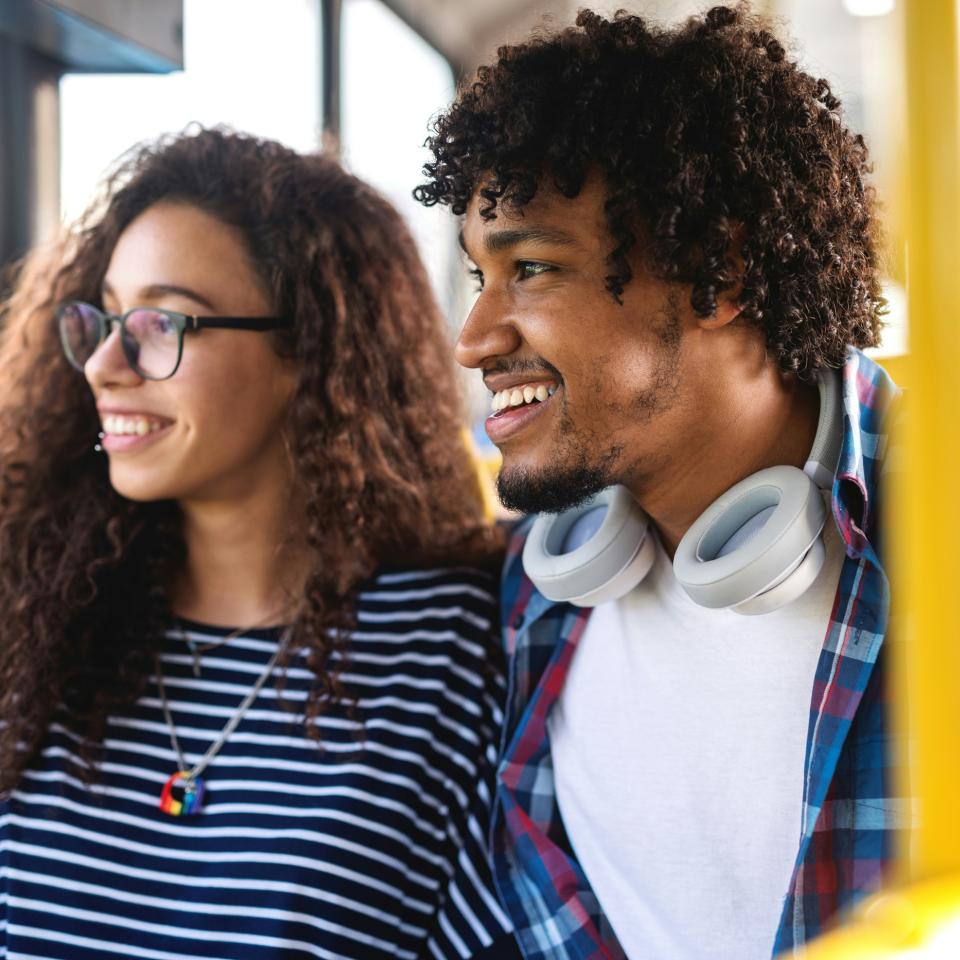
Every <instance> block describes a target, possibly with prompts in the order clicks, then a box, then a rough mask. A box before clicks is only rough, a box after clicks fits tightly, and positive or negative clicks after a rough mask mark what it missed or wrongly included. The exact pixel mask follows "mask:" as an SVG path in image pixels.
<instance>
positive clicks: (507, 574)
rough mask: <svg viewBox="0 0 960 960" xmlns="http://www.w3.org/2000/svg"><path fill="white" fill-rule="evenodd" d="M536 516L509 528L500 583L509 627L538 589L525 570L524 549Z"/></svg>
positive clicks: (504, 614) (502, 609)
mask: <svg viewBox="0 0 960 960" xmlns="http://www.w3.org/2000/svg"><path fill="white" fill-rule="evenodd" d="M535 519H536V517H535V516H534V515H531V516H525V517H521V518H520V519H519V520H515V521H512V522H511V523H510V525H509V526H508V527H507V530H506V533H507V553H506V558H505V560H504V565H503V576H502V578H501V582H500V610H501V614H502V616H503V622H504V626H509V625H510V624H511V623H512V622H513V621H514V620H515V619H516V618H517V616H519V615H520V614H521V613H522V612H523V610H524V609H525V608H526V606H527V604H528V603H529V601H530V597H531V595H532V594H533V592H534V591H535V590H536V588H535V587H534V586H533V584H532V583H531V581H530V579H529V577H527V575H526V573H525V572H524V569H523V548H524V545H525V544H526V542H527V537H528V536H529V535H530V528H531V527H532V526H533V521H534V520H535Z"/></svg>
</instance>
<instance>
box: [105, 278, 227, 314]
mask: <svg viewBox="0 0 960 960" xmlns="http://www.w3.org/2000/svg"><path fill="white" fill-rule="evenodd" d="M101 291H102V293H103V295H104V296H106V295H108V294H110V295H113V296H115V295H114V293H113V290H112V288H111V287H110V284H109V283H107V281H106V280H104V281H103V285H102V287H101ZM170 295H173V296H178V297H186V298H187V299H188V300H193V302H194V303H198V304H200V306H201V307H204V308H205V309H207V310H214V311H215V310H216V307H215V306H214V305H213V304H212V303H211V302H210V301H209V300H208V299H207V298H206V297H205V296H203V294H201V293H197V291H196V290H191V289H189V288H188V287H178V286H177V285H176V284H174V283H153V284H151V285H150V286H149V287H143V288H141V290H140V296H142V297H143V298H144V299H145V300H159V299H160V298H161V297H164V296H170Z"/></svg>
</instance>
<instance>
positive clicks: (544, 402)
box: [484, 380, 558, 444]
mask: <svg viewBox="0 0 960 960" xmlns="http://www.w3.org/2000/svg"><path fill="white" fill-rule="evenodd" d="M557 390H558V385H557V383H556V381H552V380H551V381H527V382H525V383H517V384H515V385H510V386H507V387H504V388H503V389H501V390H497V391H496V392H494V394H493V397H492V399H491V407H492V410H493V412H492V413H491V414H490V416H489V417H487V420H486V423H485V424H484V426H485V428H486V431H487V436H488V437H489V438H490V439H491V441H492V442H493V443H495V444H500V443H502V442H504V441H506V440H507V439H509V438H510V437H512V436H513V435H514V434H516V433H517V432H518V431H520V430H521V429H522V428H523V427H525V426H526V425H527V424H529V423H531V422H532V421H533V420H535V419H536V418H537V417H539V416H540V414H542V413H543V412H544V409H545V408H547V407H549V406H551V404H552V402H553V397H554V394H556V392H557Z"/></svg>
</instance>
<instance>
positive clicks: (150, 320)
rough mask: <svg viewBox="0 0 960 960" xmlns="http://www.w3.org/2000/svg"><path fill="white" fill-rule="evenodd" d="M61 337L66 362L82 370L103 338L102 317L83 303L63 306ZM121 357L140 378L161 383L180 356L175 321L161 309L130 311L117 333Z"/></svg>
mask: <svg viewBox="0 0 960 960" xmlns="http://www.w3.org/2000/svg"><path fill="white" fill-rule="evenodd" d="M59 320H60V337H61V340H62V341H63V347H64V350H65V352H66V354H67V359H68V360H70V362H71V363H73V365H74V366H76V367H79V368H80V369H81V370H82V369H83V367H84V365H85V364H86V362H87V361H88V360H89V359H90V358H91V357H92V356H93V354H94V352H95V351H96V349H97V348H98V347H99V346H100V344H101V343H102V342H103V340H104V339H106V335H107V328H106V323H105V322H104V321H103V315H102V314H101V313H100V311H98V310H97V309H96V308H94V307H92V306H90V305H89V304H85V303H70V304H66V305H65V306H64V307H63V308H62V309H61V311H60V315H59ZM120 340H121V346H122V347H123V353H124V356H126V358H127V362H128V363H129V364H130V366H131V367H132V368H133V369H134V370H135V371H136V372H137V373H138V374H139V375H140V376H142V377H146V378H147V379H150V380H163V379H165V378H166V377H169V376H171V375H172V373H173V372H174V370H175V369H176V366H177V361H178V359H179V353H180V333H179V331H178V329H177V324H176V322H175V321H174V319H173V318H172V317H170V316H168V315H167V314H166V313H164V312H163V311H160V310H150V309H149V308H146V307H143V308H139V309H136V310H132V311H130V313H128V314H127V315H126V319H125V320H124V322H123V329H122V330H121V333H120Z"/></svg>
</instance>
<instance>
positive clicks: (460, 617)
mask: <svg viewBox="0 0 960 960" xmlns="http://www.w3.org/2000/svg"><path fill="white" fill-rule="evenodd" d="M357 628H358V629H359V631H361V633H370V632H371V631H373V632H375V633H377V634H379V635H380V636H382V637H383V638H384V639H387V635H388V634H389V635H392V637H394V638H396V639H398V640H403V642H404V645H405V646H406V647H407V649H413V648H419V647H423V648H424V651H426V650H427V649H429V650H430V651H431V652H433V653H440V652H441V651H442V652H443V653H444V654H445V655H447V656H449V657H452V658H453V659H455V660H456V661H457V662H458V663H459V664H460V665H461V666H474V667H479V665H480V664H481V663H486V664H487V666H488V667H489V664H490V662H491V661H494V662H495V660H496V657H497V654H498V651H499V650H500V642H499V615H498V606H497V579H496V577H495V576H494V575H493V574H491V573H489V572H487V571H484V570H481V569H477V568H474V567H453V566H450V567H439V566H438V567H419V566H418V567H412V568H410V569H399V568H383V569H380V570H378V571H377V572H376V574H375V575H374V576H373V577H371V578H370V580H368V581H367V582H366V583H365V584H364V585H363V586H362V587H361V589H360V592H359V595H358V598H357Z"/></svg>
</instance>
